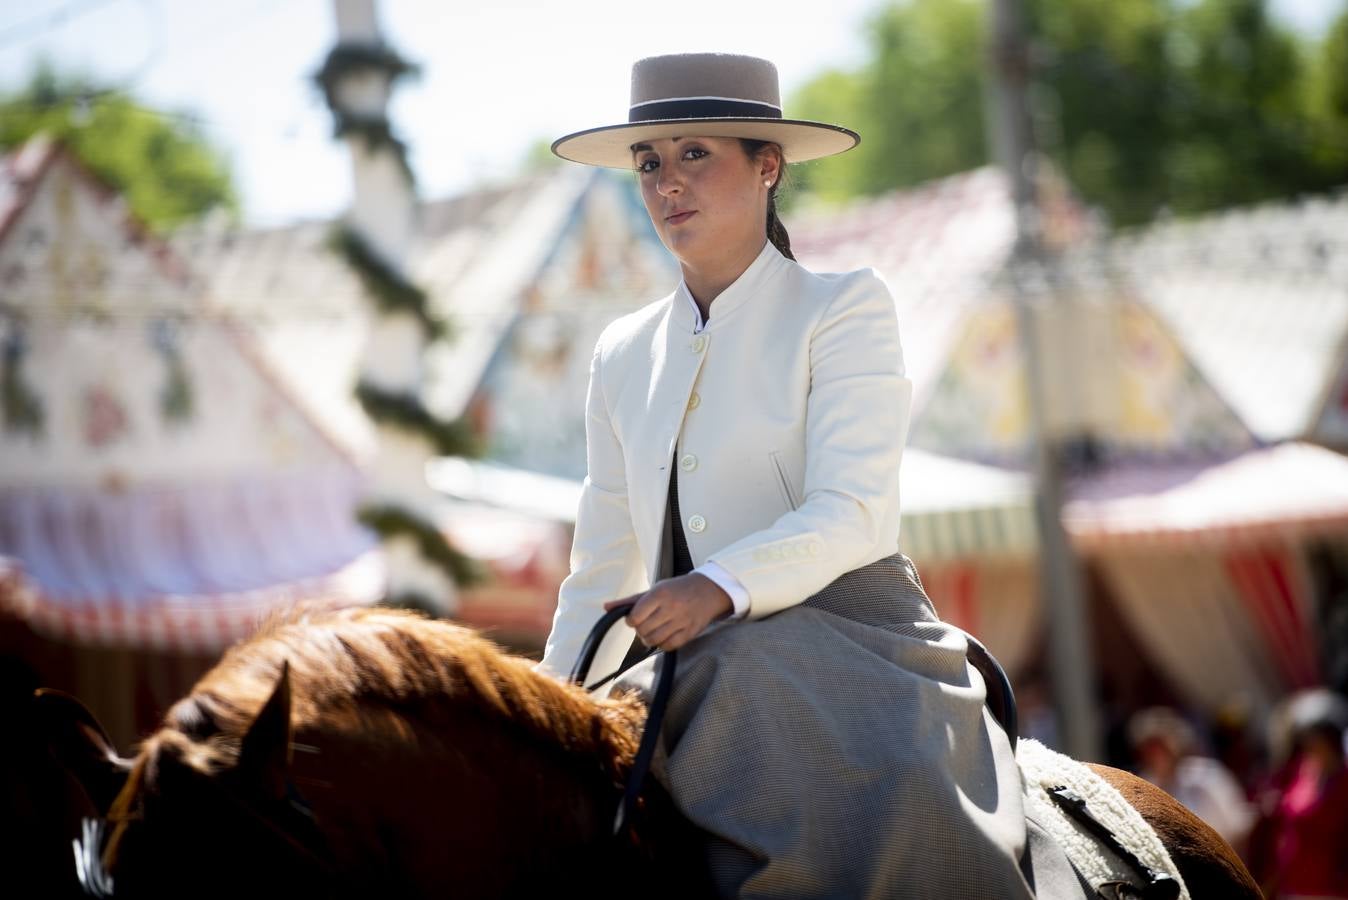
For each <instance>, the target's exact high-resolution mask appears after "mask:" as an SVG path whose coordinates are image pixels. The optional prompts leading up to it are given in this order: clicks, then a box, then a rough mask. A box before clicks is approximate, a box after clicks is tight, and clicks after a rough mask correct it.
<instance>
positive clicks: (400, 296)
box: [328, 225, 449, 340]
mask: <svg viewBox="0 0 1348 900" xmlns="http://www.w3.org/2000/svg"><path fill="white" fill-rule="evenodd" d="M328 246H329V247H330V248H332V250H333V251H334V252H336V253H337V254H338V255H340V256H341V257H342V258H343V259H344V260H346V263H347V265H349V266H350V267H351V268H352V269H354V270H355V272H356V275H357V276H359V277H360V282H361V284H362V285H363V286H364V287H365V290H366V291H367V292H368V293H369V294H370V296H371V297H373V298H374V300H375V302H376V303H377V304H378V305H379V308H380V309H382V310H383V311H384V312H390V313H392V312H405V313H408V314H410V315H411V316H412V317H413V318H415V319H416V320H417V322H418V324H420V325H421V327H422V329H424V330H425V332H426V337H427V338H428V339H429V340H439V339H441V338H446V337H449V328H448V327H447V326H446V325H445V323H444V322H441V321H440V320H439V319H434V318H432V317H431V314H430V312H429V311H428V310H427V308H426V307H427V298H426V292H425V291H423V290H422V289H421V288H419V287H417V286H416V285H415V284H412V283H411V282H409V281H408V280H407V279H405V278H403V277H402V275H400V274H399V273H398V272H397V271H396V270H395V269H394V268H393V267H392V266H390V265H389V264H388V263H387V262H385V261H384V260H383V258H381V257H380V256H379V254H378V253H377V252H376V251H375V249H374V247H372V246H370V242H369V241H367V240H365V238H364V237H362V236H361V235H360V233H359V232H357V231H356V230H355V229H354V228H352V227H351V226H349V225H340V226H338V227H336V228H334V229H333V231H332V234H331V235H330V236H329V238H328Z"/></svg>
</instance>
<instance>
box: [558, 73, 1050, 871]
mask: <svg viewBox="0 0 1348 900" xmlns="http://www.w3.org/2000/svg"><path fill="white" fill-rule="evenodd" d="M858 140H859V138H858V137H857V135H856V134H855V133H854V132H851V131H849V130H847V129H845V128H841V127H838V126H834V125H826V124H822V123H816V122H805V121H800V120H791V119H785V118H783V117H782V112H781V105H780V101H779V94H778V85H777V73H776V69H775V68H774V67H773V66H772V64H771V63H769V62H767V61H766V60H761V59H756V58H752V57H744V56H733V55H723V54H680V55H673V56H660V57H652V58H648V59H643V60H640V61H639V62H637V63H636V65H635V66H634V67H633V70H632V103H631V108H630V111H629V117H628V122H627V123H625V124H621V125H613V126H606V127H603V128H597V129H591V130H588V131H583V132H577V133H575V134H571V135H568V136H566V137H563V138H561V139H559V140H558V141H557V142H556V143H554V144H553V151H554V152H555V153H557V154H558V155H559V156H561V157H563V158H566V159H570V160H573V161H576V162H581V163H586V164H590V165H601V166H612V167H617V168H627V169H633V170H635V172H636V178H637V181H638V184H639V186H640V190H641V195H642V198H643V200H644V202H645V205H646V209H647V212H648V213H649V214H650V217H651V221H652V223H653V224H654V226H655V229H656V231H657V233H658V234H659V236H660V239H661V240H662V241H663V242H664V244H665V246H666V247H667V248H668V249H669V250H670V252H671V253H673V254H674V256H675V257H676V258H677V259H678V261H679V265H680V268H681V270H682V275H683V277H682V279H681V281H680V283H679V285H678V288H677V289H676V290H675V291H674V293H672V294H671V295H669V296H667V297H665V298H663V299H662V300H659V301H657V302H655V303H653V304H651V305H649V306H647V307H645V308H643V309H641V310H638V311H637V312H634V313H632V314H630V315H627V316H623V317H622V318H620V319H618V320H617V321H615V322H613V323H612V324H611V325H610V326H609V327H608V328H606V329H605V330H604V332H603V334H602V335H601V336H600V338H599V340H598V342H597V344H596V346H595V351H594V356H593V359H592V361H591V369H590V385H589V392H588V398H587V401H586V444H587V463H588V475H587V477H586V479H585V482H584V486H583V490H582V495H581V501H580V506H579V509H578V512H577V518H576V531H575V539H574V545H573V548H572V555H571V573H570V575H569V576H568V577H567V578H566V580H565V581H564V582H563V583H562V586H561V589H560V592H559V597H558V608H557V614H556V618H555V619H554V622H553V629H552V634H551V636H550V637H549V639H548V643H547V648H546V651H545V654H544V658H543V661H542V663H541V666H542V667H544V668H545V669H548V670H550V671H551V672H552V673H554V674H556V675H558V676H559V677H562V676H565V675H566V674H567V673H568V672H569V671H570V670H571V668H572V666H573V664H574V663H575V660H576V656H577V654H578V653H579V649H580V646H581V643H582V642H583V640H584V638H585V636H586V634H587V633H588V632H589V630H590V629H591V627H592V626H593V625H594V623H595V621H596V620H597V619H598V618H599V617H600V616H601V615H602V613H603V611H604V609H605V608H608V607H611V606H612V605H613V604H614V603H619V602H625V601H632V600H635V601H636V605H635V607H634V608H633V609H632V611H631V612H630V613H629V615H628V616H627V626H624V627H617V628H615V629H613V631H612V632H611V633H610V635H609V637H608V639H607V640H606V641H605V642H604V644H603V646H602V647H601V649H600V652H599V654H598V656H597V657H596V659H595V662H594V665H593V668H592V672H594V673H596V674H603V673H607V672H610V671H612V670H615V669H617V668H618V667H619V666H620V664H621V663H622V661H623V659H624V655H625V654H626V653H627V652H628V650H629V649H630V648H631V647H632V641H633V637H634V636H635V637H636V639H638V640H639V642H640V644H639V645H638V647H639V646H640V645H644V646H647V647H654V648H660V649H664V650H673V649H676V648H684V650H683V651H682V652H681V654H680V657H681V659H680V666H679V677H678V680H677V684H676V687H675V691H674V697H673V699H672V701H671V703H670V707H669V711H668V713H667V717H666V721H665V730H664V732H663V736H662V739H663V748H662V750H663V752H664V755H663V756H662V757H658V758H657V775H658V776H659V777H661V778H662V779H663V780H664V781H665V782H666V784H667V786H668V787H669V789H670V792H671V795H672V796H673V797H674V799H675V802H676V803H678V804H679V806H680V808H681V810H682V811H683V812H684V813H685V814H686V815H688V816H689V818H691V819H692V820H693V821H695V822H696V823H697V824H699V825H700V826H702V827H703V828H704V829H705V830H706V831H707V832H708V833H709V835H710V836H711V837H710V845H709V847H708V854H709V861H710V862H711V864H712V869H713V873H714V875H715V877H716V879H717V882H718V885H719V886H720V887H721V889H722V891H723V892H724V893H725V894H726V895H738V896H792V897H804V896H894V895H896V894H909V895H912V894H920V895H927V896H930V895H933V894H939V895H943V896H944V895H950V896H995V897H1002V896H1006V897H1024V896H1029V889H1028V887H1027V886H1026V884H1025V881H1024V879H1023V878H1022V877H1021V874H1020V871H1019V868H1018V866H1017V860H1018V858H1019V855H1020V853H1021V850H1022V849H1023V846H1024V841H1025V832H1024V823H1023V818H1022V815H1021V807H1020V794H1019V778H1018V775H1017V773H1016V770H1015V765H1014V761H1013V759H1012V756H1011V751H1010V746H1009V743H1008V742H1007V740H1006V738H1005V736H1004V735H1002V734H1001V733H1000V731H998V730H997V729H996V727H995V725H992V724H991V719H990V718H989V717H988V716H987V714H986V713H985V711H984V710H983V699H984V691H983V682H982V680H981V678H979V677H978V676H977V674H976V673H973V672H972V671H971V669H970V667H969V666H968V665H967V664H966V662H965V651H966V647H967V645H966V644H965V637H964V635H963V634H962V633H961V632H959V631H958V630H956V629H952V628H949V627H948V626H945V625H943V624H942V623H940V622H939V620H938V619H937V617H936V615H935V613H934V611H933V610H932V608H931V604H930V602H929V601H928V600H927V598H926V596H925V594H923V593H922V590H921V587H920V585H919V584H918V583H917V581H916V577H915V573H914V572H913V570H912V568H911V564H910V563H908V561H907V560H906V559H905V558H904V557H902V556H901V555H899V553H898V534H899V502H898V500H899V496H898V495H899V462H900V458H901V454H902V448H903V443H904V440H905V437H906V433H907V428H908V415H909V403H910V398H911V384H910V382H909V381H908V379H907V378H906V377H905V375H904V368H903V359H902V352H901V349H900V345H899V333H898V323H897V318H896V315H895V308H894V302H893V299H892V298H891V296H890V294H889V292H888V290H887V289H886V287H885V285H884V283H883V282H882V281H881V280H880V279H879V278H878V277H877V276H876V275H875V273H874V272H873V271H872V270H869V269H866V270H860V271H856V272H850V273H846V274H841V275H820V274H815V273H811V272H809V271H807V270H806V269H804V268H803V267H801V266H800V265H798V264H797V263H796V262H795V261H794V259H793V257H792V255H791V250H790V243H789V239H788V238H787V235H786V230H785V229H784V228H783V227H782V225H781V223H780V221H779V220H778V219H777V216H776V212H775V204H774V197H775V194H776V192H777V190H778V187H779V185H780V184H781V180H782V176H783V174H784V165H785V163H787V162H796V161H802V160H808V159H815V158H819V157H822V156H827V155H830V154H833V153H839V152H842V151H844V150H847V149H849V148H850V147H852V146H854V145H855V144H856V143H857V141H858ZM709 626H710V627H709ZM694 638H697V640H694ZM952 868H953V869H954V871H948V870H949V869H952Z"/></svg>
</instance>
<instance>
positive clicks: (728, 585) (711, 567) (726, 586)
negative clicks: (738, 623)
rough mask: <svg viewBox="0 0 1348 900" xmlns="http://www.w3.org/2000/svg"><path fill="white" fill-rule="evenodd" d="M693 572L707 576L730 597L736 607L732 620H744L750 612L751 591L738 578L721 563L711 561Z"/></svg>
mask: <svg viewBox="0 0 1348 900" xmlns="http://www.w3.org/2000/svg"><path fill="white" fill-rule="evenodd" d="M693 571H694V572H700V573H702V574H703V575H706V576H707V577H708V578H710V579H711V580H712V581H714V582H715V583H716V586H717V587H719V588H720V589H721V590H723V591H725V592H726V593H727V594H729V595H730V603H731V605H732V606H733V607H734V612H732V613H731V614H730V618H731V619H742V618H744V614H745V613H747V612H748V611H749V591H748V589H746V588H745V587H744V585H742V584H740V580H739V579H738V578H736V577H735V576H734V575H731V574H730V573H729V572H727V571H726V570H725V569H723V568H721V566H720V564H719V563H715V562H712V561H710V560H708V561H707V562H704V563H703V564H702V565H700V566H698V567H697V568H696V569H694V570H693Z"/></svg>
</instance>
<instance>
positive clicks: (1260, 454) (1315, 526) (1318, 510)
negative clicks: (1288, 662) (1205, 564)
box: [1063, 442, 1348, 551]
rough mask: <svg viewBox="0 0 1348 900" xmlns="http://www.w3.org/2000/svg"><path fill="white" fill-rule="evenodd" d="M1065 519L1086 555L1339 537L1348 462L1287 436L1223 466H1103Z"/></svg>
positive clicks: (1346, 510) (1345, 524)
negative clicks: (1287, 439)
mask: <svg viewBox="0 0 1348 900" xmlns="http://www.w3.org/2000/svg"><path fill="white" fill-rule="evenodd" d="M1063 524H1064V526H1065V527H1066V528H1067V530H1068V532H1069V533H1070V534H1071V536H1072V542H1073V544H1074V545H1076V547H1077V548H1078V549H1079V550H1082V551H1096V550H1105V549H1108V548H1110V547H1114V546H1119V545H1128V546H1129V547H1145V546H1147V545H1151V546H1155V547H1174V546H1184V545H1197V546H1209V547H1217V546H1227V545H1231V544H1234V543H1252V542H1258V541H1264V540H1267V539H1270V538H1276V539H1279V540H1286V539H1289V538H1295V537H1301V536H1310V535H1317V534H1319V535H1322V534H1334V533H1337V534H1343V533H1344V529H1346V528H1348V458H1345V457H1344V456H1342V455H1340V454H1338V453H1335V452H1333V451H1332V450H1326V449H1325V448H1323V447H1318V446H1315V445H1313V444H1304V443H1296V442H1289V443H1285V444H1279V445H1277V446H1273V447H1261V448H1259V449H1256V450H1250V451H1248V452H1246V453H1243V454H1241V455H1239V456H1237V457H1235V458H1233V459H1230V460H1227V461H1224V462H1219V463H1194V464H1186V465H1172V466H1148V467H1145V468H1143V467H1134V468H1122V469H1118V470H1115V471H1109V472H1105V473H1102V474H1099V475H1096V476H1093V477H1092V478H1091V479H1090V480H1089V481H1086V482H1084V483H1081V484H1078V485H1074V486H1073V488H1072V490H1071V499H1070V500H1069V501H1068V503H1067V504H1066V505H1065V506H1064V508H1063Z"/></svg>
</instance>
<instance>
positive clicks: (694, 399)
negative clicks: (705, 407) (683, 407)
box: [688, 391, 702, 409]
mask: <svg viewBox="0 0 1348 900" xmlns="http://www.w3.org/2000/svg"><path fill="white" fill-rule="evenodd" d="M701 402H702V398H701V397H699V396H698V395H697V391H693V393H692V396H690V397H689V398H688V408H689V409H697V405H698V404H699V403H701Z"/></svg>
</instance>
